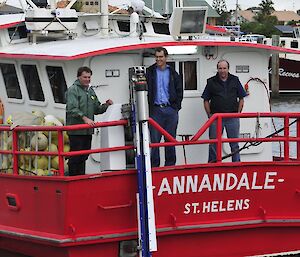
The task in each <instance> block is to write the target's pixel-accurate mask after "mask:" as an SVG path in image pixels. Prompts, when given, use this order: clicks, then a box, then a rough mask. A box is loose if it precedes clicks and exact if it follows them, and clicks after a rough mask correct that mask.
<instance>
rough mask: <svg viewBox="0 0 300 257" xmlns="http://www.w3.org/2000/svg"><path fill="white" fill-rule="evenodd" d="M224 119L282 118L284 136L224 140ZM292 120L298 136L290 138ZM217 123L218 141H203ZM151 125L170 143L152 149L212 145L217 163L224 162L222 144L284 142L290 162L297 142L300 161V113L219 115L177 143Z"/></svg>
mask: <svg viewBox="0 0 300 257" xmlns="http://www.w3.org/2000/svg"><path fill="white" fill-rule="evenodd" d="M224 118H282V119H284V122H283V124H284V125H283V133H284V135H283V136H279V135H278V134H279V133H275V134H274V135H273V136H272V137H257V138H222V133H221V128H222V119H224ZM290 119H295V120H296V123H297V125H296V136H295V137H293V136H290ZM214 122H217V137H216V139H204V140H203V139H202V140H200V137H201V136H203V134H204V133H205V132H206V131H208V129H209V127H210V125H211V124H213V123H214ZM149 124H150V125H151V126H153V127H154V128H155V129H157V130H158V131H159V132H160V133H161V134H162V135H163V136H165V138H166V139H167V140H168V142H165V143H153V144H150V147H164V146H180V145H183V146H184V145H194V144H211V143H215V144H216V145H217V147H216V149H217V160H216V161H217V162H221V161H222V144H223V143H229V142H251V143H254V142H283V144H284V155H283V156H284V157H283V158H284V160H285V161H288V160H290V154H289V152H290V146H289V143H290V142H296V143H297V145H296V150H297V155H296V158H297V160H300V113H279V112H276V113H217V114H214V115H213V116H211V117H210V119H209V120H207V121H206V123H205V124H204V125H203V126H202V127H201V128H200V129H199V130H198V131H197V132H196V134H195V135H194V136H192V138H191V139H189V140H184V141H180V142H179V141H177V140H176V139H175V138H173V137H172V136H171V135H170V134H169V133H168V132H167V131H165V130H164V129H163V128H162V127H160V126H159V124H157V123H156V122H155V121H154V120H153V119H149Z"/></svg>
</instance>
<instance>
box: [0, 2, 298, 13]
mask: <svg viewBox="0 0 300 257" xmlns="http://www.w3.org/2000/svg"><path fill="white" fill-rule="evenodd" d="M4 1H6V3H7V4H11V5H14V6H20V4H19V0H0V3H1V2H4ZM21 1H24V0H21ZM108 1H109V3H110V4H114V5H115V3H117V2H118V3H121V2H122V3H126V2H127V3H130V2H131V1H133V0H108ZM154 1H155V0H154ZM183 1H184V0H183ZM237 1H238V4H239V5H240V6H241V8H242V10H245V9H247V8H249V7H254V6H258V5H259V4H260V3H261V1H262V0H225V3H226V6H227V10H232V9H235V6H236V2H237ZM206 2H207V3H209V4H210V5H211V4H212V2H213V0H206ZM273 3H274V8H275V10H276V11H283V10H287V11H296V10H300V0H273ZM116 5H117V4H116Z"/></svg>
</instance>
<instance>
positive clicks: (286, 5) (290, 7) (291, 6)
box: [206, 0, 300, 11]
mask: <svg viewBox="0 0 300 257" xmlns="http://www.w3.org/2000/svg"><path fill="white" fill-rule="evenodd" d="M237 1H238V4H239V5H240V6H241V8H242V10H245V9H247V8H249V7H253V6H258V5H259V4H260V3H261V2H262V0H225V3H226V6H227V10H232V9H235V6H236V2H237ZM206 2H207V3H209V4H210V5H211V4H212V2H213V0H206ZM273 3H274V9H275V10H276V11H283V10H286V11H296V10H299V9H300V0H273Z"/></svg>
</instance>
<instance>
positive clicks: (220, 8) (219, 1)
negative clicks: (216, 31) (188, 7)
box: [212, 0, 230, 25]
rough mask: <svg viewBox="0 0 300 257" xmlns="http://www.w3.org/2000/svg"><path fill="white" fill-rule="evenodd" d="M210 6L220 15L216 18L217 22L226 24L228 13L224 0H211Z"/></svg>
mask: <svg viewBox="0 0 300 257" xmlns="http://www.w3.org/2000/svg"><path fill="white" fill-rule="evenodd" d="M212 7H213V8H214V9H215V10H216V12H217V13H218V14H219V15H220V17H219V18H218V24H222V25H225V24H227V21H228V20H229V17H230V13H228V12H227V6H226V3H225V0H213V3H212Z"/></svg>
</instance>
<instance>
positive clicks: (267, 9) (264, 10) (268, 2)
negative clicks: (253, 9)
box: [258, 0, 275, 16]
mask: <svg viewBox="0 0 300 257" xmlns="http://www.w3.org/2000/svg"><path fill="white" fill-rule="evenodd" d="M273 5H274V3H273V1H272V0H262V1H261V3H260V4H259V5H258V6H259V7H260V10H261V14H262V15H263V16H269V15H271V14H272V12H274V11H275V9H274V7H273Z"/></svg>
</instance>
